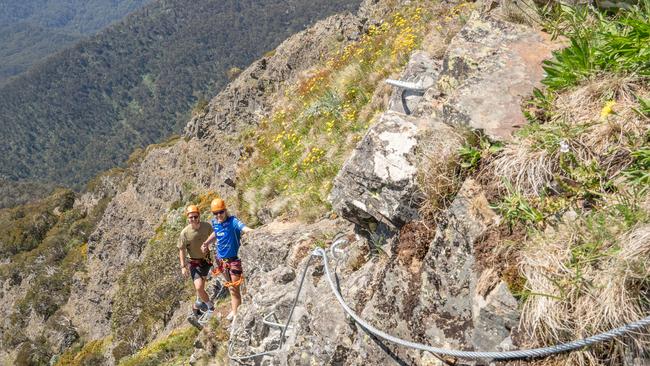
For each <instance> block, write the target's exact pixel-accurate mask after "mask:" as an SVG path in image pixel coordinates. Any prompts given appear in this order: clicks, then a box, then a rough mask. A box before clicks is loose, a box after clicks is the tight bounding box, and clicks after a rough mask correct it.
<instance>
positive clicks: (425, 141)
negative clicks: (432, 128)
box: [417, 127, 466, 221]
mask: <svg viewBox="0 0 650 366" xmlns="http://www.w3.org/2000/svg"><path fill="white" fill-rule="evenodd" d="M448 129H449V130H450V131H449V132H447V134H446V135H444V138H443V137H442V136H439V135H438V134H437V133H436V136H432V135H428V136H425V137H423V138H422V140H421V143H420V144H419V146H418V149H419V150H418V161H419V162H420V163H419V165H418V177H417V179H418V186H419V187H420V194H421V195H422V196H423V197H424V200H423V202H422V204H421V206H420V209H419V210H420V216H421V217H422V218H424V219H425V221H432V220H433V218H434V217H435V216H436V215H437V214H438V213H439V212H440V210H441V209H444V208H445V207H447V205H448V204H449V203H450V200H451V197H452V196H453V194H454V193H455V192H457V191H458V189H459V188H460V185H461V184H462V175H461V174H460V157H459V150H458V146H459V145H461V144H462V143H464V142H465V140H466V138H465V133H466V131H453V130H452V128H451V127H448Z"/></svg>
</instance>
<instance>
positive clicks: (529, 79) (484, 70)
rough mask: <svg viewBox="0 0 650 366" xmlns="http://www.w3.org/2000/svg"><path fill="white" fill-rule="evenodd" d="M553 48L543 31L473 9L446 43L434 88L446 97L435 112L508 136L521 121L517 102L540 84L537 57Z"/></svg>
mask: <svg viewBox="0 0 650 366" xmlns="http://www.w3.org/2000/svg"><path fill="white" fill-rule="evenodd" d="M557 47H558V44H557V43H554V42H551V40H550V36H549V35H547V34H545V33H542V32H539V31H536V30H534V29H532V28H529V27H525V26H523V25H518V24H513V23H509V22H505V21H502V20H498V19H495V18H493V17H490V16H479V15H478V14H474V15H473V16H472V17H471V18H470V20H469V21H468V22H467V24H466V25H465V26H464V27H463V29H462V30H461V31H460V32H459V33H458V34H457V35H456V36H455V37H454V39H453V40H452V41H451V44H450V45H449V47H448V48H447V53H446V55H445V58H444V60H443V70H442V73H441V76H440V79H439V81H438V87H439V89H440V90H441V91H442V92H443V94H445V95H448V97H447V98H446V101H445V102H444V103H443V105H442V107H441V108H440V109H439V110H438V111H437V113H438V115H439V116H440V117H441V118H442V120H443V121H444V122H446V123H449V124H452V125H466V126H469V127H471V128H475V129H481V130H483V131H484V132H485V133H486V134H487V135H488V136H490V137H491V138H493V139H498V140H507V139H509V138H510V136H511V134H512V132H513V131H514V130H515V129H516V128H518V127H520V126H522V125H523V124H525V123H526V120H525V118H524V116H523V113H521V103H522V101H523V100H524V98H526V97H528V96H529V95H531V94H532V91H533V88H535V87H541V80H542V78H543V76H544V73H543V69H542V61H543V60H545V59H548V58H550V57H551V51H553V50H554V49H556V48H557Z"/></svg>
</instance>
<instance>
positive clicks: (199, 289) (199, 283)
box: [194, 277, 210, 304]
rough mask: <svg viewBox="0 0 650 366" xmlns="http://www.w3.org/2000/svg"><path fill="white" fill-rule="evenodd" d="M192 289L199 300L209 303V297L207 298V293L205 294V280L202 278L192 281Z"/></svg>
mask: <svg viewBox="0 0 650 366" xmlns="http://www.w3.org/2000/svg"><path fill="white" fill-rule="evenodd" d="M194 288H195V289H196V294H197V295H198V296H199V298H200V299H201V300H203V302H204V303H206V304H207V303H208V302H209V301H210V297H209V296H208V293H207V292H205V280H204V279H203V278H202V277H199V278H197V279H195V280H194Z"/></svg>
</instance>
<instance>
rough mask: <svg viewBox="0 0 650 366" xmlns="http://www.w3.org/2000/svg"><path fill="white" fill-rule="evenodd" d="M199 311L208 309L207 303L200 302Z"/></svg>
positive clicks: (203, 311)
mask: <svg viewBox="0 0 650 366" xmlns="http://www.w3.org/2000/svg"><path fill="white" fill-rule="evenodd" d="M199 311H200V312H201V313H205V312H206V311H208V304H206V303H204V302H202V303H201V305H199Z"/></svg>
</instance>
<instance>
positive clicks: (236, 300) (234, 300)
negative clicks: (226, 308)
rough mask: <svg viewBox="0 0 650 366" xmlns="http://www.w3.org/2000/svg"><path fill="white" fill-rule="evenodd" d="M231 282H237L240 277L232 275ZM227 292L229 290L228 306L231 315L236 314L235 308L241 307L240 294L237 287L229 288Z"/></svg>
mask: <svg viewBox="0 0 650 366" xmlns="http://www.w3.org/2000/svg"><path fill="white" fill-rule="evenodd" d="M231 277H232V280H233V282H234V281H239V279H240V278H241V276H240V275H236V274H234V273H233V274H232V276H231ZM228 290H230V306H231V308H232V313H233V315H234V314H237V308H238V307H239V305H241V292H240V291H239V286H233V287H229V288H228Z"/></svg>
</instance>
